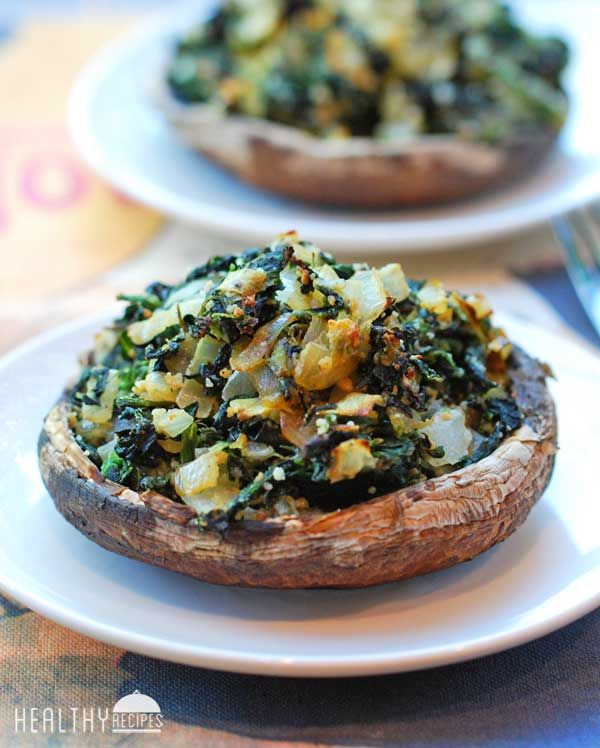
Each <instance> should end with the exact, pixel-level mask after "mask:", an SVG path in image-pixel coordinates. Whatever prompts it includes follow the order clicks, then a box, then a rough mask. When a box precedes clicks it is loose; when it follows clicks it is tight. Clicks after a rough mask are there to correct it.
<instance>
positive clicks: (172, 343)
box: [69, 232, 522, 529]
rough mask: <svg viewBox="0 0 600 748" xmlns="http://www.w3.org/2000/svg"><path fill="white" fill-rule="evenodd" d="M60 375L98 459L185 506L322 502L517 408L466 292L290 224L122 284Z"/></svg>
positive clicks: (395, 477)
mask: <svg viewBox="0 0 600 748" xmlns="http://www.w3.org/2000/svg"><path fill="white" fill-rule="evenodd" d="M120 298H121V299H122V300H123V301H125V302H126V306H125V309H124V312H123V314H122V316H121V317H119V318H118V319H116V320H115V321H114V322H113V324H112V325H110V326H109V327H107V328H105V329H104V330H102V331H101V332H100V333H98V335H97V336H96V339H95V343H94V348H93V351H92V352H91V353H90V354H89V355H88V357H87V359H86V362H85V366H84V367H83V369H82V371H81V375H80V377H79V380H78V382H77V384H76V385H75V386H74V388H73V389H72V390H71V392H70V395H69V397H70V414H69V426H70V428H71V429H72V431H73V433H74V435H75V438H76V440H77V442H78V444H79V446H80V447H81V449H82V450H83V451H84V452H85V454H86V455H87V456H88V457H89V458H90V459H91V460H92V461H93V462H94V463H95V464H96V465H97V466H98V467H99V468H100V470H101V472H102V474H103V475H104V476H105V477H106V478H108V479H110V480H112V481H115V482H117V483H120V484H122V485H125V486H128V487H130V488H133V489H135V490H136V491H140V492H141V491H148V490H151V491H156V492H158V493H161V494H163V495H165V496H168V497H170V498H171V499H174V500H176V501H179V502H182V503H185V504H187V505H189V506H191V507H193V508H194V509H195V510H196V512H197V514H198V520H197V522H198V524H199V526H201V527H208V528H211V529H223V528H224V527H226V526H227V524H228V523H230V522H235V521H236V520H240V519H258V520H260V519H266V518H268V517H274V516H282V515H294V514H299V513H302V512H305V511H307V510H309V509H311V508H313V509H315V508H318V509H321V510H325V511H328V510H332V509H336V508H342V507H345V506H348V505H350V504H355V503H358V502H361V501H366V500H368V499H371V498H373V497H374V496H378V495H381V494H385V493H388V492H391V491H394V490H397V489H399V488H402V487H405V486H409V485H412V484H416V483H418V482H420V481H423V480H425V479H428V478H433V477H436V476H439V475H441V474H443V473H448V472H451V471H454V470H456V469H458V468H461V467H464V466H466V465H469V464H471V463H474V462H477V461H479V460H481V459H482V458H483V457H485V456H487V455H489V454H490V453H491V452H492V451H494V450H495V449H496V447H497V446H498V445H499V444H500V442H501V441H502V440H503V439H504V438H505V437H506V436H507V435H508V434H510V433H511V432H513V431H514V430H515V429H516V428H517V427H518V426H519V425H520V424H521V422H522V414H521V411H520V409H519V406H518V405H517V403H516V401H515V399H514V396H513V392H512V388H511V382H510V379H509V376H508V373H507V361H508V360H509V358H510V355H511V344H510V342H509V341H508V340H507V338H506V336H505V334H504V333H503V331H502V330H500V329H498V328H497V327H495V326H494V324H493V321H492V317H491V309H490V307H489V305H488V304H487V302H486V301H485V299H484V298H483V297H481V296H479V295H474V296H465V295H462V294H460V293H458V292H456V291H449V290H446V289H445V288H444V287H443V286H442V285H441V284H440V283H438V282H435V281H414V280H410V279H407V278H406V277H405V275H404V273H403V271H402V268H401V266H400V265H399V264H397V263H391V264H388V265H385V266H384V267H381V268H378V269H376V268H371V267H369V266H368V265H366V264H362V263H359V264H357V263H355V264H343V263H338V262H337V261H336V260H335V258H334V257H332V256H331V255H329V254H327V253H325V252H322V251H321V250H319V249H318V248H317V247H316V246H314V245H313V244H311V243H310V242H307V241H302V240H300V239H299V238H298V237H297V235H296V234H295V233H293V232H290V233H287V234H284V235H281V236H279V237H277V239H275V241H274V242H273V243H272V244H271V245H269V246H268V247H265V248H253V249H249V250H246V251H245V252H243V253H242V254H241V255H229V256H225V257H214V258H212V259H211V260H209V261H208V262H207V263H206V264H204V265H202V266H200V267H197V268H196V269H194V270H193V271H192V272H191V273H190V274H189V275H188V276H187V278H186V279H185V280H184V281H183V282H181V283H179V284H176V285H167V284H164V283H160V282H156V283H153V284H151V285H150V286H148V288H147V289H146V291H145V292H144V293H142V294H133V295H122V296H120Z"/></svg>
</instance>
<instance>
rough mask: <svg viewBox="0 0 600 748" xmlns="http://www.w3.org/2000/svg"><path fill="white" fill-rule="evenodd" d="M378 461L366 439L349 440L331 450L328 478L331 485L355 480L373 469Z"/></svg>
mask: <svg viewBox="0 0 600 748" xmlns="http://www.w3.org/2000/svg"><path fill="white" fill-rule="evenodd" d="M376 465H377V460H376V459H375V458H374V457H373V455H372V454H371V450H370V449H369V444H368V443H367V441H366V440H365V439H348V440H347V441H345V442H342V443H341V444H338V446H337V447H335V448H334V449H332V450H331V464H330V466H329V469H328V470H327V478H328V480H329V481H331V483H338V482H339V481H341V480H348V479H349V478H354V477H355V476H356V475H358V474H359V473H360V472H361V471H362V470H367V469H373V468H374V467H375V466H376Z"/></svg>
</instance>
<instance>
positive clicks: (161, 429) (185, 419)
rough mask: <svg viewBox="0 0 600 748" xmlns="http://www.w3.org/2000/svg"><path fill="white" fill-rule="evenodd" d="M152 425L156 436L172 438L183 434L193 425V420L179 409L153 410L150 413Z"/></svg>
mask: <svg viewBox="0 0 600 748" xmlns="http://www.w3.org/2000/svg"><path fill="white" fill-rule="evenodd" d="M152 423H153V424H154V428H155V430H156V432H157V433H158V434H164V436H170V437H171V438H174V437H175V436H179V434H181V433H183V432H184V431H185V430H186V429H187V428H188V426H191V425H192V423H194V419H193V418H192V416H191V415H190V414H189V413H186V412H185V410H181V409H180V408H169V410H166V409H165V408H154V410H153V411H152Z"/></svg>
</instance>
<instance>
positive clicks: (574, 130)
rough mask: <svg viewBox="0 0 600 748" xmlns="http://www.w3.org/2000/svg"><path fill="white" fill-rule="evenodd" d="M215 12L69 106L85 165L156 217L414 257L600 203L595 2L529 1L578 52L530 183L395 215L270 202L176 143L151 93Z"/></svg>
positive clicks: (139, 46)
mask: <svg viewBox="0 0 600 748" xmlns="http://www.w3.org/2000/svg"><path fill="white" fill-rule="evenodd" d="M208 5H209V3H207V2H204V3H202V2H198V0H194V2H193V3H192V4H191V6H190V3H189V2H186V3H184V4H183V6H182V8H181V10H180V11H177V10H175V11H173V10H170V11H169V13H168V14H167V15H161V16H160V17H158V18H156V19H154V20H152V21H151V22H150V23H148V24H147V25H145V26H144V27H142V28H140V29H138V30H136V31H135V32H133V33H131V34H129V35H128V36H126V37H125V38H123V39H122V40H120V41H118V42H117V43H116V44H114V45H113V46H112V47H110V48H109V49H107V50H106V51H105V52H104V53H103V54H101V55H100V56H99V57H98V58H97V59H96V60H95V61H94V62H93V63H92V64H91V65H90V66H89V67H88V68H87V69H86V71H85V72H84V73H83V75H82V76H81V78H80V79H79V81H78V83H77V84H76V86H75V89H74V91H73V95H72V98H71V102H70V123H71V132H72V135H73V137H74V139H75V142H76V144H77V146H78V147H79V150H80V152H81V153H82V154H83V156H84V158H85V159H86V160H87V161H88V162H89V164H90V165H91V166H92V167H93V168H94V169H95V170H96V171H97V172H99V173H100V174H101V175H102V176H104V177H105V178H106V179H108V180H109V181H110V182H112V183H113V184H114V185H115V186H116V187H118V188H119V189H121V190H122V191H123V192H125V193H126V194H128V195H130V196H131V197H133V198H135V199H138V200H140V201H141V202H143V203H146V204H147V205H150V206H152V207H154V208H156V209H158V210H159V211H162V212H164V213H167V214H169V215H171V216H174V217H177V218H180V219H183V220H185V221H187V222H191V223H194V224H196V225H198V226H201V227H203V228H205V229H208V230H211V231H214V232H217V233H221V234H224V235H227V236H230V237H232V238H234V239H236V240H241V241H243V242H245V243H253V242H257V243H261V244H262V243H265V242H267V241H270V240H271V239H272V237H273V236H274V235H275V234H276V233H278V232H281V231H287V230H289V229H297V230H298V231H299V232H301V234H302V235H303V236H305V237H308V238H310V239H311V241H314V242H316V243H318V244H321V245H322V246H323V247H324V248H327V249H330V250H336V251H337V252H343V251H344V250H347V251H350V250H351V251H356V250H362V251H364V250H365V249H366V250H369V249H379V250H392V249H393V250H402V251H403V252H415V251H419V250H423V249H425V248H431V247H437V248H448V249H450V248H453V247H457V246H459V245H465V244H467V243H473V242H478V241H482V240H486V239H490V238H492V237H496V236H500V235H503V234H508V233H512V232H516V231H518V230H520V229H523V228H525V227H527V226H529V225H531V224H534V223H537V222H540V221H542V220H544V219H547V218H549V217H551V216H552V215H555V214H557V213H560V212H562V211H565V210H567V209H569V208H571V207H573V206H574V205H576V204H578V203H581V202H584V201H586V200H589V199H592V198H594V197H596V196H597V195H600V139H599V138H598V137H597V129H598V122H599V121H600V99H598V97H597V96H595V95H594V91H595V89H596V77H597V70H598V67H599V64H600V47H599V46H598V44H597V41H596V33H595V26H594V24H593V23H591V19H592V18H594V17H595V14H596V12H597V8H596V6H595V4H594V0H555V1H554V2H553V3H551V4H550V5H549V4H548V3H546V2H544V0H522V2H520V3H519V6H518V13H519V15H520V16H522V17H524V18H525V20H527V21H528V23H529V24H530V25H531V27H533V28H535V29H539V30H540V31H548V32H553V31H554V32H557V33H560V34H561V35H563V36H565V37H566V38H567V39H568V41H569V42H570V43H571V45H572V48H573V60H572V63H571V65H570V67H569V71H568V76H567V84H568V90H569V93H570V96H571V103H572V108H571V114H570V117H569V121H568V123H567V126H566V128H565V131H564V132H563V134H562V137H561V140H560V143H559V146H558V147H557V149H556V150H555V152H554V153H553V154H552V156H551V157H550V158H549V159H548V160H547V161H546V162H545V163H544V165H543V166H542V167H541V168H540V169H538V170H537V171H536V172H535V173H534V174H532V175H531V176H530V177H529V178H528V179H525V180H524V181H522V182H519V183H517V184H515V185H513V186H510V187H508V188H507V189H505V190H503V191H501V192H497V193H493V194H490V195H487V196H485V197H482V198H480V199H478V200H472V201H469V202H462V203H456V204H453V205H450V206H444V207H440V208H431V209H426V210H405V211H386V212H377V211H357V210H342V209H327V208H320V207H318V206H312V205H307V204H303V203H298V202H292V201H290V200H285V199H282V198H278V197H276V196H273V195H269V194H267V193H265V192H261V191H259V190H256V189H254V188H252V187H249V186H248V185H245V184H243V183H242V182H240V181H238V180H237V179H236V178H234V177H233V176H231V175H229V174H227V173H226V172H225V171H223V170H222V169H219V168H218V167H216V166H214V165H213V164H211V163H210V162H209V161H207V160H206V159H204V158H202V157H201V156H199V155H198V154H196V153H194V152H193V151H192V150H190V149H188V148H187V147H186V146H185V145H183V144H182V143H181V142H180V141H179V140H178V138H177V136H176V134H175V133H174V132H173V131H172V130H171V129H170V128H169V127H168V125H167V124H166V123H165V121H164V120H163V118H162V116H161V114H160V112H158V111H157V109H156V108H155V106H154V104H153V102H152V97H151V95H150V93H149V90H150V88H151V84H152V81H153V80H154V79H155V77H156V76H158V75H159V68H160V65H161V63H162V61H163V60H164V58H165V55H166V54H167V53H168V50H169V49H170V48H171V45H172V44H173V41H174V39H175V38H176V36H177V34H178V32H179V31H182V30H184V29H185V28H186V27H188V26H189V25H190V23H191V21H192V19H193V20H194V21H195V20H198V18H199V17H200V16H201V9H202V8H203V7H204V8H206V7H208ZM190 7H191V10H190Z"/></svg>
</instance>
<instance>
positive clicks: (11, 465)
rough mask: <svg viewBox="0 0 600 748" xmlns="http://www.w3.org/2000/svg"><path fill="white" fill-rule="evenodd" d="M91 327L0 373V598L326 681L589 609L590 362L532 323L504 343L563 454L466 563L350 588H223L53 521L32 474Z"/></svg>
mask: <svg viewBox="0 0 600 748" xmlns="http://www.w3.org/2000/svg"><path fill="white" fill-rule="evenodd" d="M98 324H99V323H98V321H96V322H88V323H87V324H84V325H83V326H81V325H77V326H70V327H66V328H62V329H60V330H57V331H56V332H54V333H52V334H50V335H46V336H44V337H42V338H39V339H38V340H36V341H34V342H32V343H29V344H27V345H26V346H24V347H22V348H21V349H19V350H17V351H15V352H14V353H13V354H12V355H10V356H8V357H7V358H5V359H4V361H3V362H2V363H1V364H0V403H2V430H1V431H0V475H2V481H1V483H0V589H3V590H4V591H5V592H6V593H8V594H9V595H12V596H13V597H15V598H17V599H18V600H20V601H21V602H23V603H24V604H25V605H28V606H30V607H31V608H33V609H34V610H37V611H38V612H40V613H42V614H43V615H45V616H47V617H49V618H52V619H54V620H56V621H58V622H59V623H62V624H64V625H66V626H69V627H71V628H73V629H76V630H78V631H81V632H83V633H85V634H88V635H90V636H93V637H96V638H98V639H102V640H103V641H107V642H110V643H112V644H115V645H118V646H120V647H124V648H127V649H130V650H133V651H136V652H141V653H143V654H147V655H153V656H156V657H161V658H164V659H168V660H174V661H177V662H182V663H186V664H190V665H202V666H207V667H212V668H219V669H224V670H234V671H240V672H250V673H263V674H276V675H294V676H300V675H302V676H307V675H314V676H334V675H363V674H369V673H385V672H392V671H401V670H410V669H416V668H425V667H433V666H435V665H442V664H445V663H450V662H455V661H459V660H465V659H468V658H472V657H478V656H481V655H485V654H488V653H490V652H494V651H498V650H501V649H505V648H508V647H512V646H515V645H517V644H520V643H522V642H525V641H528V640H530V639H532V638H535V637H537V636H541V635H542V634H545V633H547V632H549V631H552V630H553V629H556V628H558V627H560V626H563V625H565V624H567V623H569V622H570V621H572V620H574V619H575V618H577V617H578V616H581V615H583V614H584V613H586V612H587V611H589V610H591V609H593V608H594V607H595V606H597V605H598V604H600V535H599V533H598V527H599V526H600V502H599V501H598V488H597V484H596V477H595V476H596V471H597V461H598V454H597V446H598V444H599V443H600V403H599V401H598V382H599V381H600V363H599V359H598V358H596V357H594V356H593V355H592V354H590V353H589V352H587V351H586V350H583V349H581V348H579V347H578V346H577V345H575V344H573V343H571V342H567V341H566V340H560V339H555V338H553V337H552V336H551V335H549V334H548V333H546V332H544V331H543V330H541V329H539V328H537V327H531V326H529V325H526V324H523V323H511V324H510V326H509V331H510V333H511V334H512V335H513V336H514V337H515V339H517V340H519V341H521V342H522V343H524V344H526V346H527V347H528V349H529V350H530V351H531V352H532V353H534V354H536V355H538V356H543V357H544V358H545V359H547V360H550V362H551V364H552V366H553V367H554V368H555V371H556V374H557V376H558V381H557V382H556V383H553V386H552V389H553V391H554V394H555V396H556V399H557V403H558V411H559V420H560V441H561V450H560V453H559V455H558V459H557V467H556V472H555V475H554V477H553V479H552V483H551V485H550V487H549V489H548V491H547V492H546V494H545V495H544V497H543V498H542V499H541V501H540V503H539V504H538V505H537V506H536V507H535V508H534V510H533V512H532V514H531V516H530V517H529V519H528V520H527V522H526V523H525V524H524V526H523V527H522V528H520V529H519V530H518V531H517V533H516V534H515V535H513V536H512V537H511V538H509V539H508V540H507V541H506V542H505V543H503V544H502V545H500V546H498V547H497V548H495V549H492V550H491V551H489V552H487V553H485V554H484V555H483V556H481V557H479V558H478V559H476V560H475V561H471V562H469V563H466V564H463V565H461V566H459V567H456V568H454V569H449V570H446V571H443V572H437V573H435V574H431V575H429V576H426V577H422V578H420V579H414V580H409V581H407V582H402V583H397V584H391V585H385V586H382V587H379V588H372V589H366V590H357V591H341V590H318V591H284V592H278V591H265V590H241V589H230V588H221V587H216V586H211V585H207V584H203V583H201V582H197V581H194V580H192V579H188V578H186V577H183V576H179V575H177V574H174V573H172V572H168V571H164V570H160V569H156V568H153V567H151V566H146V565H144V564H142V563H139V562H136V561H132V560H130V559H127V558H123V557H120V556H117V555H113V554H111V553H109V552H108V551H105V550H103V549H102V548H99V547H98V546H96V545H94V544H93V543H92V542H90V541H89V540H86V539H85V538H84V537H83V536H82V535H80V534H79V533H78V532H77V531H76V530H74V529H73V528H72V527H71V526H70V525H68V524H67V522H66V521H65V520H63V519H62V517H61V516H60V515H59V514H58V513H57V512H56V510H55V509H54V505H53V504H52V501H51V499H50V497H49V496H48V494H47V493H46V491H45V490H44V487H43V485H42V483H41V479H40V477H39V474H38V469H37V457H36V439H37V434H38V431H39V428H40V425H41V423H42V418H43V416H44V413H45V412H46V411H47V410H48V409H49V408H50V406H51V404H52V402H53V400H54V399H55V398H56V397H57V396H58V394H59V392H60V390H61V388H62V386H63V383H64V382H65V380H66V379H67V377H68V376H69V375H70V374H71V373H72V372H73V370H74V362H75V358H76V355H77V353H78V352H79V351H81V350H82V349H84V348H86V347H87V345H88V344H89V341H90V339H91V335H92V332H93V331H94V330H95V329H97V326H98Z"/></svg>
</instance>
